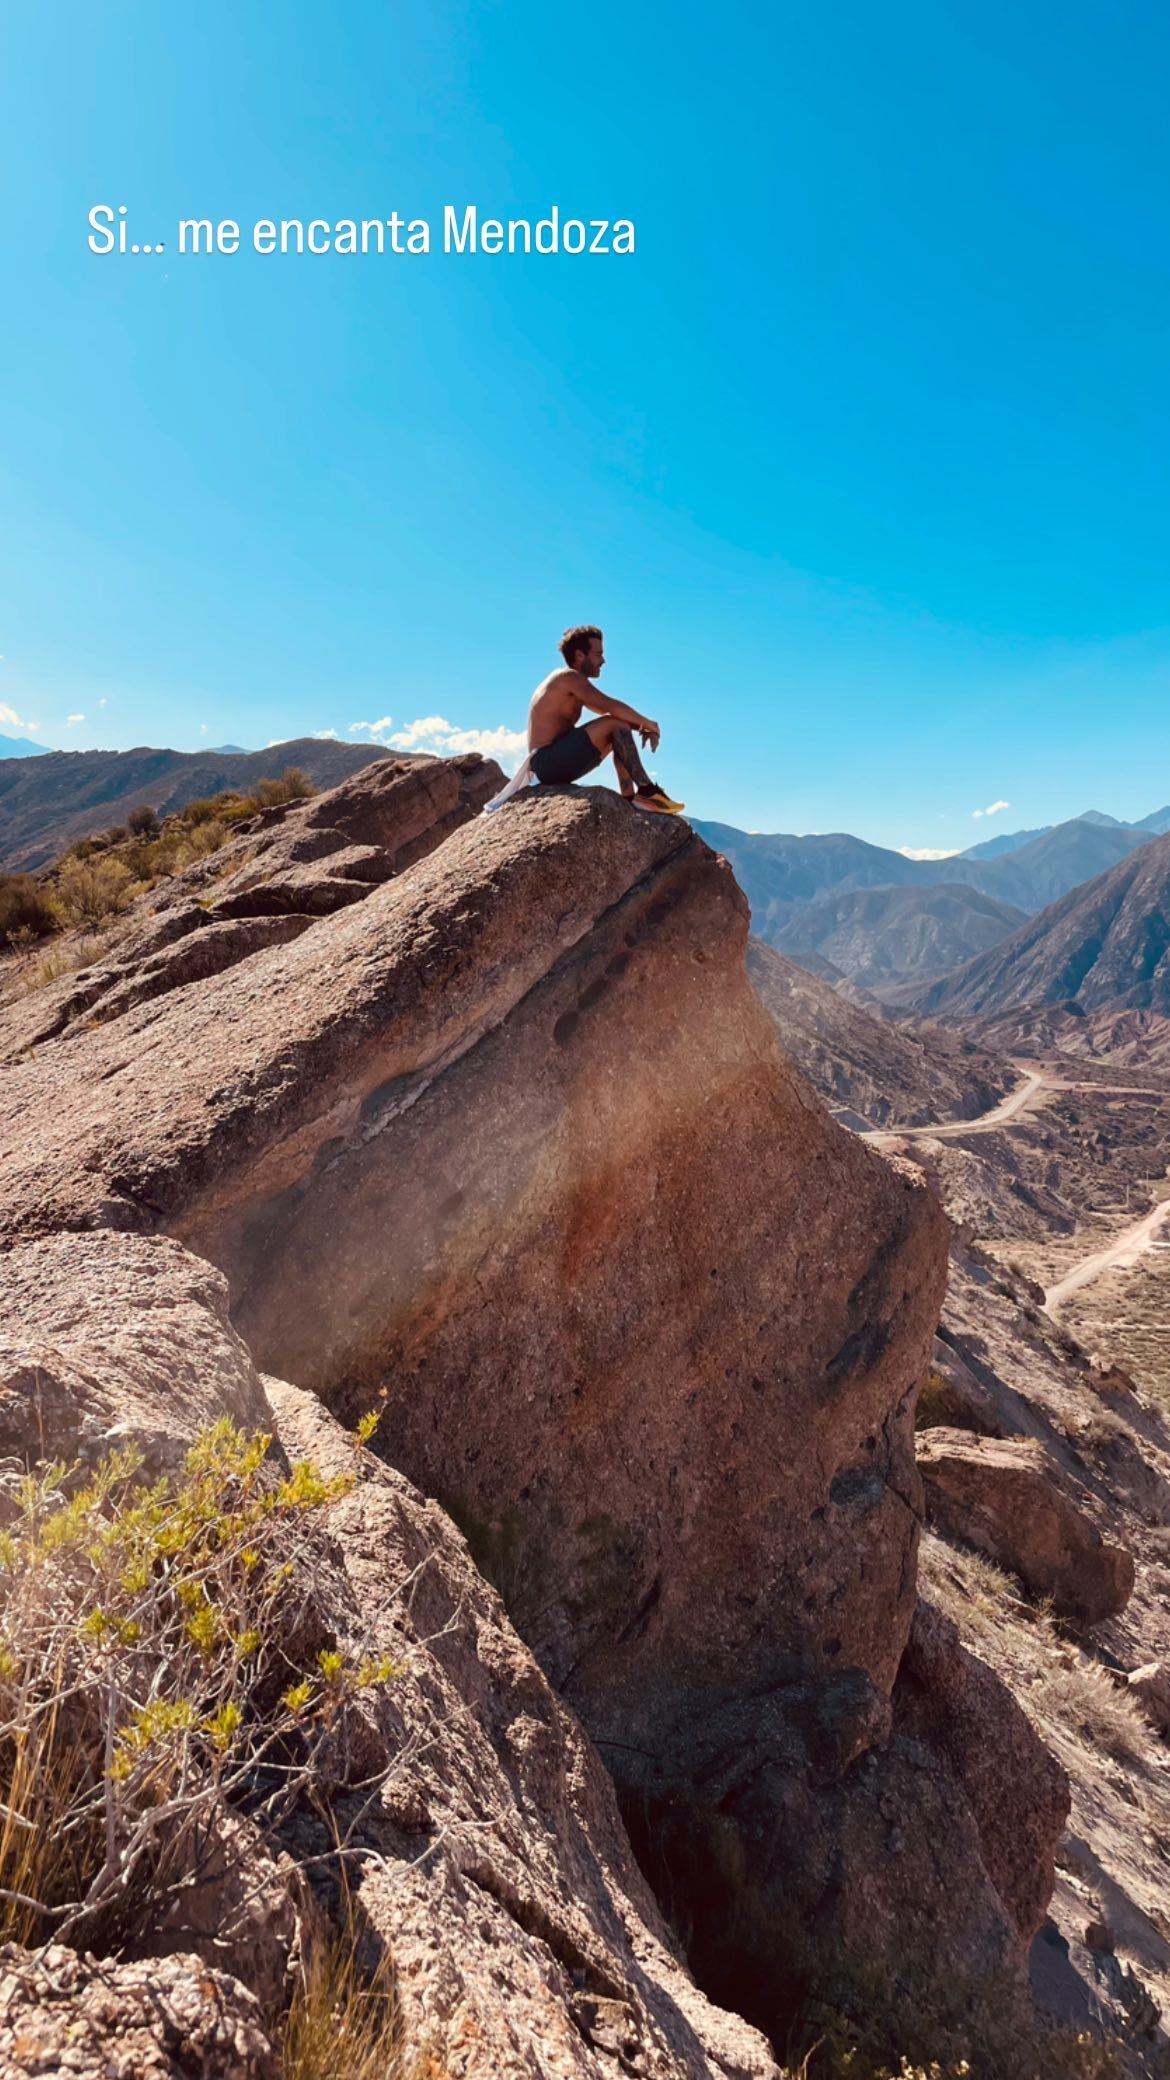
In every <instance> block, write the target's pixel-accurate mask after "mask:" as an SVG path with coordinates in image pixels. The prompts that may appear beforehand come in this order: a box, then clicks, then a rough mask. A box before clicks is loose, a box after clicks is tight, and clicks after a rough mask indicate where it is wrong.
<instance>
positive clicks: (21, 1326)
mask: <svg viewBox="0 0 1170 2080" xmlns="http://www.w3.org/2000/svg"><path fill="white" fill-rule="evenodd" d="M221 1416H230V1418H231V1419H232V1421H233V1422H234V1423H237V1424H238V1425H239V1426H240V1428H241V1429H244V1430H263V1429H266V1428H267V1424H268V1407H267V1403H266V1401H265V1399H264V1394H263V1390H262V1388H261V1386H260V1383H259V1379H258V1377H257V1374H256V1371H255V1368H254V1366H253V1365H252V1363H251V1361H250V1360H249V1357H248V1354H247V1351H246V1350H245V1348H244V1346H243V1344H242V1343H241V1341H240V1338H239V1336H238V1335H237V1334H236V1332H235V1330H234V1329H233V1328H232V1326H231V1323H230V1321H229V1319H228V1289H227V1281H226V1279H224V1278H223V1277H222V1275H221V1274H220V1273H219V1272H217V1271H216V1270H214V1269H213V1268H212V1266H211V1265H210V1264H207V1263H204V1262H201V1261H200V1259H199V1258H197V1257H193V1256H192V1255H191V1254H190V1252H189V1251H187V1250H185V1249H182V1248H180V1246H179V1244H178V1243H175V1242H171V1241H168V1240H167V1239H166V1238H165V1237H164V1236H138V1235H117V1234H90V1235H70V1234H61V1235H51V1236H46V1237H44V1238H42V1239H39V1240H37V1241H32V1242H26V1243H22V1244H20V1245H18V1246H17V1247H16V1248H14V1249H11V1250H9V1251H7V1252H2V1253H0V1458H8V1459H18V1460H22V1461H24V1462H25V1463H30V1462H32V1461H35V1460H38V1459H52V1458H62V1459H66V1460H72V1459H76V1458H85V1459H88V1460H93V1459H94V1458H97V1457H100V1456H101V1455H102V1454H104V1453H106V1452H108V1451H110V1450H111V1449H112V1448H113V1447H114V1446H116V1445H118V1444H121V1443H125V1442H127V1441H128V1440H130V1439H133V1440H134V1441H135V1442H136V1443H137V1444H138V1445H139V1446H140V1447H142V1448H143V1449H144V1450H145V1452H146V1454H147V1457H148V1458H149V1460H150V1461H151V1463H152V1464H153V1465H154V1466H156V1467H158V1466H167V1465H173V1464H175V1463H176V1462H177V1461H178V1460H179V1459H180V1458H181V1457H182V1455H183V1453H184V1452H185V1450H186V1448H187V1446H188V1445H189V1444H190V1442H191V1439H192V1437H194V1436H195V1435H196V1433H197V1432H198V1431H199V1430H201V1429H203V1428H205V1427H206V1426H207V1425H209V1424H211V1423H214V1422H216V1421H218V1419H219V1418H220V1417H221Z"/></svg>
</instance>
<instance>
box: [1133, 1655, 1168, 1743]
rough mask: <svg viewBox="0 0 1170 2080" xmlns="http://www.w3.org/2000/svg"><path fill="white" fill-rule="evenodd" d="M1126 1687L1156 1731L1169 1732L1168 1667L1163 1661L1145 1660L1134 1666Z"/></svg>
mask: <svg viewBox="0 0 1170 2080" xmlns="http://www.w3.org/2000/svg"><path fill="white" fill-rule="evenodd" d="M1126 1687H1127V1689H1128V1691H1129V1694H1130V1696H1131V1697H1132V1698H1133V1699H1134V1700H1135V1702H1136V1703H1137V1704H1138V1705H1139V1706H1140V1708H1141V1710H1142V1712H1143V1713H1144V1714H1145V1716H1146V1718H1147V1719H1148V1720H1149V1722H1150V1725H1151V1726H1152V1727H1154V1729H1155V1731H1156V1732H1158V1733H1165V1734H1170V1668H1168V1667H1167V1665H1166V1663H1165V1662H1164V1661H1147V1662H1146V1663H1145V1664H1144V1666H1143V1667H1141V1668H1135V1669H1134V1670H1133V1672H1132V1674H1131V1675H1130V1677H1129V1678H1128V1681H1127V1684H1126Z"/></svg>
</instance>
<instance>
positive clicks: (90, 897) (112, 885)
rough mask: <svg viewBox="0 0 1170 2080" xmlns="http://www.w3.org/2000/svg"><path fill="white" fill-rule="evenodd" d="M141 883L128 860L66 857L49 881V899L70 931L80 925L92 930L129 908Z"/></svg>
mask: <svg viewBox="0 0 1170 2080" xmlns="http://www.w3.org/2000/svg"><path fill="white" fill-rule="evenodd" d="M140 886H141V884H140V883H139V882H137V881H136V880H135V878H134V875H133V874H132V873H131V871H130V868H129V867H128V866H127V865H126V863H125V861H124V860H120V859H115V858H113V857H107V858H105V859H84V860H83V859H66V860H63V861H62V862H61V865H60V866H59V867H58V869H57V871H56V873H55V874H54V876H53V879H52V882H51V883H50V885H49V891H48V900H49V904H50V906H51V908H52V910H53V911H54V913H55V915H56V917H57V920H58V922H59V923H60V924H61V925H62V926H63V927H64V928H65V929H66V930H67V931H68V930H71V929H73V928H74V927H76V926H82V927H87V928H88V929H89V930H91V931H92V930H93V929H94V928H95V926H97V925H101V924H104V923H105V921H106V919H107V918H109V917H117V916H118V915H119V913H120V912H121V911H123V910H128V909H129V907H130V904H131V903H132V902H133V900H134V897H135V896H136V895H137V894H138V890H139V887H140Z"/></svg>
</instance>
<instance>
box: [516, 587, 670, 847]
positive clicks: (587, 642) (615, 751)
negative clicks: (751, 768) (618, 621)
mask: <svg viewBox="0 0 1170 2080" xmlns="http://www.w3.org/2000/svg"><path fill="white" fill-rule="evenodd" d="M561 654H562V656H563V657H564V658H565V663H564V664H563V665H561V666H559V667H558V669H557V670H556V671H553V672H550V673H549V675H548V677H547V678H546V679H542V680H541V682H540V685H539V686H538V687H537V689H536V692H535V693H534V694H533V696H532V701H531V704H530V706H529V710H528V750H529V755H530V757H531V759H532V768H533V772H534V773H535V775H536V778H537V780H538V781H540V783H541V785H542V786H554V787H555V786H566V785H572V783H573V782H574V781H576V780H582V779H584V778H585V775H586V774H587V773H590V772H592V771H593V770H594V769H595V768H596V767H597V766H599V765H600V764H601V763H602V761H603V759H605V758H607V757H612V759H613V762H614V768H615V770H616V772H617V776H618V786H619V787H620V789H621V791H622V794H623V795H624V796H625V798H626V800H627V801H632V802H633V803H634V804H635V806H636V807H638V808H641V809H657V810H658V811H659V812H660V813H661V812H665V813H666V814H668V815H674V814H676V813H677V811H678V810H679V809H681V808H682V806H683V805H682V803H681V802H672V801H671V799H670V796H669V795H668V794H666V792H665V791H664V790H663V789H662V788H661V787H659V786H657V785H656V783H655V782H654V781H653V780H651V778H650V775H649V774H648V773H647V771H646V768H645V766H644V765H643V764H642V760H641V758H640V756H639V753H638V747H637V745H636V744H635V742H634V737H635V733H636V734H637V735H638V736H640V737H641V739H642V743H643V745H644V746H647V747H648V748H649V749H650V751H651V752H654V751H657V749H658V744H659V740H660V737H661V734H662V733H661V731H660V729H659V727H658V724H657V723H656V722H652V721H651V720H650V717H649V716H648V715H640V714H639V713H638V710H637V709H636V708H631V707H629V706H628V705H627V703H626V702H625V701H619V700H617V699H616V698H615V697H614V696H612V695H610V694H606V693H603V692H602V691H601V688H600V687H599V686H596V685H595V684H594V683H593V682H594V680H595V679H596V678H597V675H598V673H599V672H600V671H601V670H602V667H603V666H604V664H605V646H604V642H603V639H602V634H601V630H600V629H599V628H593V627H588V628H576V629H570V630H569V631H568V633H567V634H566V635H565V636H564V637H563V638H562V640H561ZM585 708H589V709H590V710H592V712H593V714H594V716H595V717H596V720H595V721H592V722H587V723H585V724H584V725H582V723H581V714H582V710H583V709H585Z"/></svg>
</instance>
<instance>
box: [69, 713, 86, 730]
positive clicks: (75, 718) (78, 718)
mask: <svg viewBox="0 0 1170 2080" xmlns="http://www.w3.org/2000/svg"><path fill="white" fill-rule="evenodd" d="M84 721H85V717H84V715H67V716H66V717H65V724H66V727H67V728H68V729H72V728H73V725H74V723H75V722H84Z"/></svg>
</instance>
